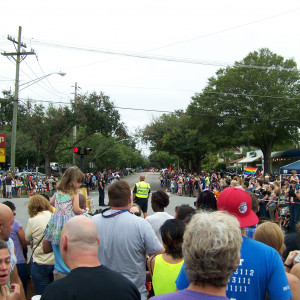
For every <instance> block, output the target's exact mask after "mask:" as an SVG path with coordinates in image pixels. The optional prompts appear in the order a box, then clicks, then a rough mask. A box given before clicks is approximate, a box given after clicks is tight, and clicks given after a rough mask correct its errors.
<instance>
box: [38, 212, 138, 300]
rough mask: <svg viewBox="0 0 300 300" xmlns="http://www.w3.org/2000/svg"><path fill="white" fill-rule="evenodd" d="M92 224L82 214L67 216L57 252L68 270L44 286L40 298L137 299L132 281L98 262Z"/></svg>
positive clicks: (94, 226) (94, 229)
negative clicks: (65, 274)
mask: <svg viewBox="0 0 300 300" xmlns="http://www.w3.org/2000/svg"><path fill="white" fill-rule="evenodd" d="M98 246H99V236H98V232H97V227H96V224H95V223H94V222H93V221H92V220H91V219H89V218H87V217H85V216H76V217H73V218H72V219H70V220H69V221H68V222H67V223H66V224H65V225H64V227H63V230H62V232H61V238H60V252H61V256H62V258H63V261H64V263H65V264H66V266H67V267H68V268H69V269H70V270H71V272H70V274H69V275H67V276H66V277H64V278H62V279H60V280H57V281H54V282H52V283H51V284H49V285H48V286H47V288H46V289H45V291H44V293H43V295H42V298H41V299H42V300H57V299H64V300H68V299H72V300H76V299H78V300H81V299H85V300H89V299H91V300H94V299H99V300H101V299H112V300H114V299H122V300H123V299H124V300H127V299H128V300H131V299H132V300H135V299H140V293H139V291H138V290H137V288H136V287H135V285H134V284H133V283H132V282H131V281H129V280H128V279H127V278H125V277H124V276H123V275H121V274H119V273H117V272H115V271H112V270H110V269H108V268H107V267H105V266H103V265H101V263H100V261H99V259H98Z"/></svg>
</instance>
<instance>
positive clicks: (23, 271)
mask: <svg viewBox="0 0 300 300" xmlns="http://www.w3.org/2000/svg"><path fill="white" fill-rule="evenodd" d="M16 266H17V269H18V274H19V277H20V279H21V281H22V284H23V288H24V292H25V295H26V294H27V264H26V263H23V264H16Z"/></svg>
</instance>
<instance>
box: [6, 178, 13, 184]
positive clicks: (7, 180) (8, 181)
mask: <svg viewBox="0 0 300 300" xmlns="http://www.w3.org/2000/svg"><path fill="white" fill-rule="evenodd" d="M11 182H12V178H11V177H6V178H5V184H6V185H11Z"/></svg>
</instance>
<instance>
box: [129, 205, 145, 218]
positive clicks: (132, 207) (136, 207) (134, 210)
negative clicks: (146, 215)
mask: <svg viewBox="0 0 300 300" xmlns="http://www.w3.org/2000/svg"><path fill="white" fill-rule="evenodd" d="M129 212H131V213H132V214H134V215H136V216H137V217H141V216H142V210H141V208H140V206H139V205H137V204H135V203H132V204H131V205H130V207H129Z"/></svg>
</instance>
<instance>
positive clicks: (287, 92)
mask: <svg viewBox="0 0 300 300" xmlns="http://www.w3.org/2000/svg"><path fill="white" fill-rule="evenodd" d="M299 83H300V73H299V70H298V69H297V65H296V62H295V61H294V60H293V59H287V60H285V59H284V58H283V57H282V56H279V55H277V54H274V53H272V52H271V51H270V50H269V49H260V50H259V51H254V52H252V53H250V54H249V55H247V57H245V58H244V59H243V60H242V61H240V62H236V63H235V64H234V66H233V67H228V68H226V69H220V70H219V71H218V72H217V73H216V76H215V77H212V78H210V79H209V82H208V85H207V86H206V87H205V89H204V90H203V92H202V93H199V94H196V95H195V96H194V97H193V98H192V99H193V101H192V103H191V104H190V106H189V108H188V112H189V113H190V114H194V115H195V118H197V117H198V118H199V119H200V118H201V119H204V120H207V122H211V125H210V126H206V128H207V132H206V135H207V136H211V137H213V136H215V134H216V136H217V137H218V138H217V139H218V141H219V142H220V145H222V144H224V143H226V142H227V148H228V146H233V145H235V146H239V145H245V146H254V147H257V148H259V149H261V150H262V152H263V154H264V171H265V173H269V172H270V165H271V159H270V157H271V151H272V149H273V146H274V145H275V144H283V143H291V142H294V141H297V140H298V128H299V117H298V114H299V109H300V101H299V100H300V97H299ZM195 118H194V119H195ZM200 128H201V126H200ZM198 130H199V128H198ZM220 145H218V147H217V148H219V147H220Z"/></svg>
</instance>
